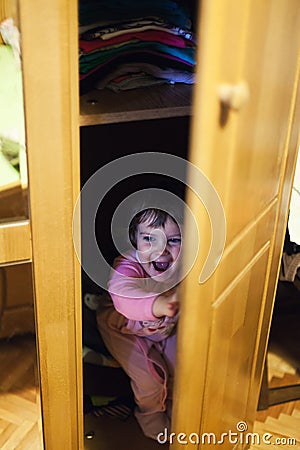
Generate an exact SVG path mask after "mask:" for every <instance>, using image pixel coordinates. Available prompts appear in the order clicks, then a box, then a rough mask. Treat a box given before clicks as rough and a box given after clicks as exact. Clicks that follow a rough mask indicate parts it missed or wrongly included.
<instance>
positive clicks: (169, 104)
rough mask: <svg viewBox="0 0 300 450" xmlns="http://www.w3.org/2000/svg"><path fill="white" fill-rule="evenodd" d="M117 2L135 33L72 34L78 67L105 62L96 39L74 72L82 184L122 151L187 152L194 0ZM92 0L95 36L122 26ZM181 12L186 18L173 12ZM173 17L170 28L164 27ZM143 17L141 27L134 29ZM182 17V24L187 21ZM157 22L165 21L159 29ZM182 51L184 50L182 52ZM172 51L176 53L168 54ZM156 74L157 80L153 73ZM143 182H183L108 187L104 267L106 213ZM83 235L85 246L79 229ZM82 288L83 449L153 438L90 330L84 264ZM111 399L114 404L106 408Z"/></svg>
mask: <svg viewBox="0 0 300 450" xmlns="http://www.w3.org/2000/svg"><path fill="white" fill-rule="evenodd" d="M114 3H116V4H115V5H114ZM125 3H126V4H128V17H126V20H125V19H124V18H123V21H124V20H125V24H124V28H130V27H132V26H133V25H132V24H131V23H130V22H136V21H137V22H139V21H140V22H142V24H141V25H137V26H135V23H134V31H133V32H130V30H126V33H125V32H124V34H122V32H121V34H120V36H121V37H119V39H120V43H115V42H116V40H118V38H115V37H114V38H112V40H111V42H112V44H111V45H109V39H106V40H104V39H103V40H101V38H99V37H98V38H96V40H94V41H92V40H86V41H84V42H83V38H86V39H91V35H92V34H93V33H88V31H87V29H88V28H91V29H92V30H94V34H95V35H97V33H96V32H95V30H96V27H95V26H94V25H93V24H89V25H87V26H86V25H85V26H84V27H80V30H83V31H82V33H80V35H79V36H80V37H79V47H80V56H79V67H80V71H84V70H85V63H86V64H87V65H88V64H89V63H91V64H92V63H93V60H94V59H97V58H99V61H103V59H102V60H101V57H102V56H103V54H101V51H102V50H101V49H99V48H98V50H96V53H97V52H98V55H95V54H94V55H93V51H92V50H91V53H90V54H89V55H87V53H86V52H87V50H86V49H93V48H95V47H97V45H98V46H99V47H100V46H103V45H104V47H101V48H104V49H105V50H104V51H107V52H108V53H109V52H111V57H110V56H108V61H107V62H105V63H102V64H101V62H100V63H99V66H98V69H97V68H94V69H91V73H90V76H85V75H84V74H83V73H81V74H80V94H81V95H80V119H79V122H80V160H81V162H80V164H81V165H80V172H81V186H82V187H83V186H84V185H85V183H87V181H88V180H89V179H90V178H91V177H92V176H93V175H94V174H95V173H96V172H97V171H98V170H99V169H101V168H103V167H104V166H105V165H106V164H108V163H110V162H112V161H115V160H117V159H119V158H122V157H123V156H126V155H131V154H138V153H143V152H156V153H167V154H169V155H175V156H178V157H181V158H184V159H187V155H188V147H189V126H190V116H191V103H192V91H193V83H194V66H195V54H196V37H195V36H196V35H195V30H196V23H195V18H196V2H173V1H172V2H169V1H160V2H156V1H155V2H143V3H141V4H140V6H138V7H137V6H136V3H135V5H133V3H134V2H131V1H129V2H124V4H125ZM124 4H123V6H124ZM118 7H119V8H120V11H119V9H118ZM90 8H91V9H90ZM93 8H94V9H93ZM99 8H104V10H105V14H106V15H107V18H108V19H107V20H108V23H106V24H105V26H103V24H101V25H99V27H100V31H99V32H98V36H99V35H101V30H102V29H103V28H107V29H110V31H112V30H111V29H112V28H115V26H116V22H117V26H119V27H120V29H121V30H122V29H123V25H122V22H120V20H116V19H114V18H113V17H114V14H115V15H116V17H121V16H122V14H123V12H124V11H123V10H122V7H121V6H120V5H118V4H117V2H107V5H106V2H104V5H103V2H101V6H99ZM174 8H175V9H174ZM114 9H115V10H114ZM177 9H178V11H179V13H178V11H177ZM91 11H94V14H91V16H94V15H96V16H97V13H98V9H97V2H82V3H81V2H79V21H80V18H81V13H82V15H83V17H84V18H87V17H89V15H90V12H91ZM181 11H183V12H184V13H185V14H187V16H183V17H181ZM141 14H142V16H141ZM160 14H161V15H160ZM169 14H170V19H169V20H168V15H169ZM123 17H124V16H123ZM141 17H142V18H141ZM187 18H188V20H187ZM133 19H134V20H133ZM173 19H174V21H175V24H176V26H174V24H173V26H172V20H173ZM87 20H88V19H87ZM145 21H147V22H149V25H146V26H145V30H144V28H140V30H141V31H139V27H143V26H144V25H143V24H144V23H145ZM151 22H153V23H152V24H151ZM157 23H159V24H160V25H157ZM183 23H187V24H188V28H187V29H185V26H183ZM162 27H166V28H165V30H164V29H163V28H162ZM136 28H137V29H136ZM172 28H173V29H174V30H172ZM176 30H177V31H176ZM128 33H129V34H128ZM122 36H123V37H122ZM126 36H127V37H126ZM182 36H187V38H185V37H182ZM191 39H192V40H191ZM164 41H165V42H166V43H164ZM169 42H170V44H169ZM97 43H98V44H97ZM177 46H179V47H177ZM167 47H168V48H167ZM83 49H85V50H83ZM106 49H108V50H106ZM185 49H186V50H187V56H183V57H182V58H183V59H181V55H184V51H185ZM118 50H120V53H119V54H118V53H116V55H115V54H114V53H113V52H114V51H116V52H118ZM169 52H170V54H169ZM177 52H178V53H177ZM173 53H174V55H175V54H176V55H179V56H173V55H172V54H173ZM103 58H104V59H105V55H104V56H103ZM192 60H193V62H191V61H192ZM153 73H155V75H156V76H153ZM160 73H161V74H162V76H163V77H164V78H159V74H160ZM108 80H110V81H108ZM185 81H186V82H185ZM104 85H105V86H106V87H103V86H104ZM97 86H98V87H99V86H100V87H101V89H99V88H97ZM162 169H163V168H162ZM148 188H161V189H166V190H169V191H171V192H173V193H175V194H176V195H179V196H180V197H181V198H184V190H185V189H184V188H185V187H184V185H183V183H181V182H178V181H177V180H174V179H170V178H169V177H167V176H164V175H160V174H153V173H144V174H141V175H139V174H137V175H135V176H131V177H129V178H127V179H124V180H122V181H121V182H120V183H117V185H116V186H113V188H112V189H111V190H110V191H109V192H108V193H107V195H106V196H105V197H104V199H103V201H102V202H101V204H100V205H99V209H98V212H97V217H96V223H95V233H96V238H97V242H98V246H99V249H100V251H101V252H102V254H103V255H104V257H105V259H106V261H107V262H108V263H109V264H110V265H111V264H112V262H113V260H114V258H115V257H116V256H117V254H118V252H117V250H116V248H115V246H114V243H113V241H112V237H111V229H110V225H111V219H112V216H113V213H114V211H115V209H116V208H117V207H118V205H119V204H120V203H121V202H122V201H123V200H124V199H126V198H127V197H128V196H130V195H131V194H132V193H134V192H137V191H139V190H141V189H148ZM83 209H84V205H83ZM82 239H83V246H84V236H83V237H82ZM82 295H83V349H84V351H83V355H84V410H85V413H86V414H85V445H86V448H91V449H92V448H97V445H98V444H99V443H100V442H101V445H102V447H101V448H102V449H103V450H105V449H106V448H107V449H109V448H116V446H117V445H118V447H120V448H125V447H124V437H125V435H126V438H128V439H130V440H131V442H132V445H131V448H139V447H140V446H141V445H142V446H143V448H148V447H147V445H148V446H149V448H153V445H154V446H155V445H157V446H158V445H159V444H156V443H155V442H153V441H151V440H149V439H146V438H145V437H144V436H143V435H142V432H141V431H140V429H139V427H138V425H137V423H136V422H135V419H133V417H132V414H131V415H130V416H129V417H128V418H126V413H127V410H126V408H129V409H128V414H130V412H129V410H130V409H132V394H131V391H130V386H129V380H128V379H127V377H126V375H125V373H124V372H123V371H122V369H120V368H114V367H107V366H105V361H106V363H107V360H106V359H105V357H108V358H109V355H108V352H107V350H106V349H105V346H104V344H103V342H102V340H101V336H100V335H99V333H98V331H97V329H96V319H95V311H94V310H93V301H95V302H97V296H98V295H101V288H99V286H97V285H96V284H95V283H94V282H93V280H91V279H90V278H89V276H88V274H86V273H85V272H84V271H82ZM91 305H92V307H91ZM103 356H104V358H103ZM103 361H104V365H103ZM109 365H110V363H109V362H108V366H109ZM119 399H121V401H120V402H119V403H118V400H119ZM107 403H108V407H107V406H106V405H107ZM116 403H117V407H116V408H115V409H114V406H110V405H115V404H116ZM123 407H124V410H122V408H123ZM113 418H115V420H113ZM124 418H126V420H125V421H124ZM122 445H123V447H122ZM106 446H107V447H106ZM160 447H161V445H160Z"/></svg>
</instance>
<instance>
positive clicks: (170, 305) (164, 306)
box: [152, 290, 179, 317]
mask: <svg viewBox="0 0 300 450" xmlns="http://www.w3.org/2000/svg"><path fill="white" fill-rule="evenodd" d="M178 310H179V300H178V294H177V291H176V290H171V291H169V292H166V293H164V294H162V295H159V296H158V297H157V298H156V300H155V301H154V303H153V306H152V312H153V315H154V316H155V317H162V316H167V317H173V316H175V315H176V314H177V313H178Z"/></svg>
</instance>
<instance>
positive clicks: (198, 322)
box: [172, 0, 300, 449]
mask: <svg viewBox="0 0 300 450" xmlns="http://www.w3.org/2000/svg"><path fill="white" fill-rule="evenodd" d="M299 19H300V14H299V2H298V0H291V1H289V2H288V3H287V2H286V1H285V0H276V1H275V0H266V1H263V2H262V1H260V0H258V1H253V0H249V1H243V2H241V1H240V0H229V1H226V2H224V1H223V0H216V1H211V0H203V1H202V2H201V3H200V11H199V39H198V40H199V47H198V70H197V85H196V87H195V95H194V108H193V124H192V143H191V148H190V161H191V162H192V163H193V164H195V165H196V166H197V167H198V168H199V169H200V170H201V171H202V172H203V173H204V174H205V175H206V176H207V177H208V179H209V180H210V181H211V183H212V185H213V186H214V187H215V189H216V191H217V192H218V194H219V196H220V199H221V201H222V204H223V207H224V213H225V218H226V244H225V250H224V253H223V256H222V259H221V263H220V264H219V266H218V267H217V269H216V271H215V272H214V273H213V275H212V276H211V277H210V278H209V279H208V280H207V281H206V282H205V283H202V284H200V283H199V274H200V272H201V270H202V268H203V265H204V261H205V258H206V256H207V254H208V251H209V248H210V245H211V241H212V240H213V242H212V245H215V244H214V240H215V236H216V235H218V233H219V232H221V231H222V230H220V229H218V226H222V217H221V216H220V218H219V222H218V223H217V225H216V224H215V223H213V224H212V225H211V223H210V219H209V212H210V211H209V209H210V207H211V205H210V204H206V205H205V206H206V208H207V210H206V209H205V208H204V206H203V205H202V203H201V202H200V200H199V199H198V198H197V197H196V196H195V195H194V194H193V193H192V192H189V193H188V198H187V203H188V204H189V206H190V208H191V209H192V211H193V213H194V215H195V217H196V221H197V225H198V228H199V234H200V237H201V240H200V251H199V253H198V256H197V259H196V262H195V264H194V266H193V267H192V270H191V272H190V273H189V275H188V276H187V277H186V279H185V280H184V283H183V305H182V310H181V314H182V315H181V319H180V329H179V349H178V366H177V378H176V392H175V394H176V395H175V405H174V421H173V428H174V432H175V433H177V434H176V436H177V437H178V433H185V435H181V437H180V440H181V441H184V440H185V441H186V445H185V448H193V449H195V448H201V449H206V448H211V447H212V443H213V439H214V437H213V436H212V435H211V436H210V438H209V437H208V435H206V437H205V436H204V438H203V440H204V442H202V444H201V436H203V433H214V434H215V437H216V441H217V442H218V440H220V439H221V434H222V433H229V432H230V430H231V431H232V432H233V433H234V432H235V433H238V435H240V432H241V433H242V432H243V430H244V429H245V428H247V427H248V431H249V432H251V429H252V426H253V421H254V417H255V412H256V406H257V400H258V394H259V386H260V379H261V374H262V366H263V361H264V356H265V352H266V340H267V335H268V330H269V325H270V318H271V312H272V305H273V299H274V289H275V285H276V277H277V273H278V267H279V259H280V252H281V248H282V243H283V238H284V232H285V225H286V220H287V212H288V202H289V194H290V189H291V184H292V177H293V170H294V163H295V159H296V153H297V146H298V144H299V142H298V133H299V128H298V124H299V118H300V117H299V96H298V103H297V104H298V107H297V108H296V109H295V104H296V98H297V89H298V83H299V62H298V54H299V43H300V23H299ZM224 84H225V87H224ZM226 85H227V86H226ZM247 88H248V89H249V96H248V95H247ZM189 181H190V183H191V184H192V185H193V186H197V182H198V181H197V179H193V173H192V172H190V180H189ZM199 189H201V186H200V187H199ZM187 226H188V224H187ZM212 228H213V232H214V233H215V236H213V237H212ZM185 245H186V246H187V249H191V248H193V246H194V245H195V243H194V242H192V241H191V237H190V235H189V233H187V236H186V244H185ZM220 250H221V247H220V249H219V252H220ZM186 256H187V255H186ZM218 256H220V254H219V255H218V254H216V257H218ZM187 259H188V258H186V259H185V260H187ZM191 433H196V434H198V435H200V443H199V445H195V441H197V438H196V436H195V435H193V434H191ZM244 434H245V433H244ZM176 436H175V437H173V441H174V444H173V446H172V448H174V449H179V448H182V442H181V443H179V442H178V440H177V438H176ZM189 438H191V441H192V442H190V440H189ZM209 439H211V441H210V442H209ZM232 440H233V438H232V439H231V442H230V440H229V438H228V436H227V437H226V436H225V437H224V442H223V443H222V448H223V449H232V448H237V447H236V446H235V445H236V444H240V442H237V441H235V442H232ZM238 447H240V448H242V447H243V446H242V445H241V444H240V445H238Z"/></svg>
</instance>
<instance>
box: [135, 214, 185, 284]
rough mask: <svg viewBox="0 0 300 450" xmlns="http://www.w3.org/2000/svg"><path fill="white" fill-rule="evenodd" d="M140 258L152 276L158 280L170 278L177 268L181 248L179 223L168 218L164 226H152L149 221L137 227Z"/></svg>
mask: <svg viewBox="0 0 300 450" xmlns="http://www.w3.org/2000/svg"><path fill="white" fill-rule="evenodd" d="M136 243H137V250H138V256H139V260H140V262H141V263H142V265H143V268H144V270H145V271H146V273H147V274H148V275H150V277H157V278H156V279H157V280H158V281H165V280H167V279H169V278H170V277H171V276H172V275H173V274H174V272H175V270H176V269H177V266H178V264H177V265H176V264H175V262H176V260H177V259H178V256H179V253H180V249H181V233H180V229H179V227H178V225H177V224H176V223H175V222H173V220H171V219H170V218H168V219H167V220H166V222H165V225H164V227H157V228H153V226H152V227H151V226H150V225H149V224H148V223H147V222H144V223H140V224H139V225H138V227H137V237H136Z"/></svg>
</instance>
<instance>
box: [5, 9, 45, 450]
mask: <svg viewBox="0 0 300 450" xmlns="http://www.w3.org/2000/svg"><path fill="white" fill-rule="evenodd" d="M4 3H5V2H4ZM0 6H1V8H0V11H1V13H2V16H1V14H0V31H1V34H2V36H3V39H2V40H1V42H0V227H1V228H3V230H4V232H5V229H6V227H7V226H8V227H9V228H10V229H12V230H13V228H14V225H17V222H18V221H21V220H22V221H24V219H28V183H27V167H26V144H25V120H24V107H23V106H24V105H23V87H22V66H21V59H20V55H19V43H20V42H19V31H18V28H17V26H16V24H17V23H18V21H17V14H16V10H17V2H9V5H6V4H3V5H2V4H0ZM10 13H11V15H10ZM12 17H13V18H14V20H13V18H12ZM8 239H11V240H12V241H14V236H13V233H11V235H10V236H9V238H8ZM28 239H29V235H28ZM13 244H14V242H12V243H10V242H8V245H7V247H10V246H11V245H13ZM15 245H16V244H15ZM6 261H9V264H7V262H6ZM1 262H2V264H1V265H0V361H1V371H0V411H1V413H0V418H1V423H2V426H1V430H0V447H1V448H34V449H42V448H43V438H42V424H41V423H42V422H41V405H40V395H39V375H38V366H37V349H36V338H35V318H34V293H33V284H32V265H31V263H30V261H29V260H25V261H19V262H18V264H17V263H15V260H14V259H13V257H12V258H11V259H8V260H5V258H4V259H2V261H1Z"/></svg>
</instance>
